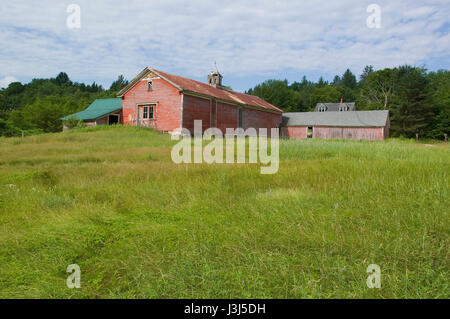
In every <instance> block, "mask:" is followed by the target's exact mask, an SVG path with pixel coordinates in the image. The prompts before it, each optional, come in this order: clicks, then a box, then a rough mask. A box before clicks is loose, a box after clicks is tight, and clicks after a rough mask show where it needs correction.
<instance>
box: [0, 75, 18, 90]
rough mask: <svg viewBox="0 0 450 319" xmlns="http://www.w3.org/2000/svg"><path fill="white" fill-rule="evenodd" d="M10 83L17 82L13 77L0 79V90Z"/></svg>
mask: <svg viewBox="0 0 450 319" xmlns="http://www.w3.org/2000/svg"><path fill="white" fill-rule="evenodd" d="M12 82H17V79H16V78H15V77H13V76H5V77H4V78H2V79H0V89H3V88H7V87H8V85H9V84H10V83H12Z"/></svg>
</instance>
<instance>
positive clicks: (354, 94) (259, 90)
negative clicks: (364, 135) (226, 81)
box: [246, 65, 450, 139]
mask: <svg viewBox="0 0 450 319" xmlns="http://www.w3.org/2000/svg"><path fill="white" fill-rule="evenodd" d="M246 93H248V94H253V95H257V96H259V97H261V98H263V99H265V100H266V101H268V102H270V103H272V104H274V105H276V106H278V107H279V108H281V109H282V110H283V111H285V112H310V111H313V110H314V107H315V105H316V103H319V102H324V103H326V102H329V103H332V102H335V103H338V102H340V101H341V99H343V100H344V102H356V108H357V110H389V114H390V119H391V136H394V137H399V136H403V137H408V138H410V137H414V136H415V134H419V135H420V136H421V137H425V138H433V139H443V138H444V134H445V133H447V134H448V133H449V126H450V125H449V114H450V72H449V71H448V70H439V71H436V72H427V70H426V69H424V68H420V67H413V66H409V65H403V66H399V67H396V68H386V69H383V70H374V68H373V67H372V66H366V67H365V68H364V70H363V72H362V74H361V75H360V76H359V78H358V79H357V77H356V76H355V75H354V74H353V73H352V72H351V71H350V70H349V69H347V70H346V71H345V73H344V74H342V75H341V76H340V75H336V76H335V77H334V79H333V81H331V82H328V81H324V80H323V78H320V79H319V80H318V81H317V82H313V81H309V80H308V79H307V78H306V77H305V76H304V77H303V78H302V80H301V81H295V82H293V83H289V82H288V81H287V80H267V81H265V82H263V83H261V84H258V85H256V86H255V87H254V88H252V89H249V90H248V91H247V92H246Z"/></svg>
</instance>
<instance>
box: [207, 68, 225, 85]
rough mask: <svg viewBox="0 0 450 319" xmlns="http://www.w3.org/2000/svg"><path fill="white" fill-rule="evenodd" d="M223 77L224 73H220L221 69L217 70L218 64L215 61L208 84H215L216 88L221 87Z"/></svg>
mask: <svg viewBox="0 0 450 319" xmlns="http://www.w3.org/2000/svg"><path fill="white" fill-rule="evenodd" d="M222 78H223V76H222V74H220V73H219V70H217V65H216V64H215V63H214V69H213V70H212V71H211V73H209V74H208V84H209V85H211V86H214V87H215V88H218V89H221V88H222Z"/></svg>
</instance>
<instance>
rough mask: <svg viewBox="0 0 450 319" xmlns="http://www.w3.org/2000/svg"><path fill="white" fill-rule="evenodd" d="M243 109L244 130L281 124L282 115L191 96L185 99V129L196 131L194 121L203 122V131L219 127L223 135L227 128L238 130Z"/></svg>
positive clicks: (269, 127)
mask: <svg viewBox="0 0 450 319" xmlns="http://www.w3.org/2000/svg"><path fill="white" fill-rule="evenodd" d="M239 108H242V126H243V128H244V129H247V128H249V127H253V128H256V129H259V128H267V129H268V133H269V134H270V129H271V128H276V127H278V126H279V125H280V123H281V114H279V113H271V112H265V111H260V110H256V109H250V108H246V107H241V106H237V105H235V104H231V103H230V104H228V103H225V102H220V101H217V100H215V99H207V98H203V97H197V96H190V95H187V94H185V95H184V98H183V127H184V128H187V129H188V130H190V131H191V132H193V130H194V120H202V126H203V127H202V129H203V131H204V130H206V129H207V128H209V127H217V128H219V129H220V130H221V131H222V133H224V134H225V133H226V129H227V128H232V129H236V128H237V127H238V124H239V119H238V110H239Z"/></svg>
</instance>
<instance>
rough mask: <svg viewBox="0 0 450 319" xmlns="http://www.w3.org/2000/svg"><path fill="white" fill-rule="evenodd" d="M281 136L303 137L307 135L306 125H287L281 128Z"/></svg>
mask: <svg viewBox="0 0 450 319" xmlns="http://www.w3.org/2000/svg"><path fill="white" fill-rule="evenodd" d="M281 134H282V136H283V137H288V138H297V139H305V138H307V137H308V127H307V126H288V127H283V128H282V129H281Z"/></svg>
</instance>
